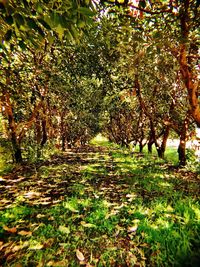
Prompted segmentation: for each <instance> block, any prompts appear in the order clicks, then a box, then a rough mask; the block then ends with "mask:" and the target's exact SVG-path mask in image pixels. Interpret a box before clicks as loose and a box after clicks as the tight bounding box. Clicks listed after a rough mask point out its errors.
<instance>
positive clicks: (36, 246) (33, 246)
mask: <svg viewBox="0 0 200 267" xmlns="http://www.w3.org/2000/svg"><path fill="white" fill-rule="evenodd" d="M43 247H44V245H43V244H41V243H39V242H33V244H31V245H30V247H29V248H28V249H29V250H40V249H42V248H43Z"/></svg>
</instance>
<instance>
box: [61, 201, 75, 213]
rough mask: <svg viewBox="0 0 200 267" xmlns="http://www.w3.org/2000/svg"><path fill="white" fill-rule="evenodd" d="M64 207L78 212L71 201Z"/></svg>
mask: <svg viewBox="0 0 200 267" xmlns="http://www.w3.org/2000/svg"><path fill="white" fill-rule="evenodd" d="M64 207H65V208H66V209H68V210H70V211H72V212H78V210H76V209H75V208H74V207H73V206H72V205H71V204H70V203H65V204H64Z"/></svg>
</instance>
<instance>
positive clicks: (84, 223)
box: [0, 146, 200, 266]
mask: <svg viewBox="0 0 200 267" xmlns="http://www.w3.org/2000/svg"><path fill="white" fill-rule="evenodd" d="M0 191H1V192H0V193H1V200H0V208H1V211H0V226H1V229H0V238H1V239H0V247H1V251H2V253H3V254H2V256H1V261H0V262H1V264H3V265H4V266H12V265H13V266H14V265H15V264H16V263H21V264H22V266H24V265H25V266H36V265H39V264H40V266H79V264H80V260H79V259H78V257H77V250H78V251H79V252H80V251H81V252H82V253H83V255H84V260H83V263H84V264H85V265H86V264H88V265H89V264H90V265H93V266H134V265H137V264H138V266H198V264H199V261H200V259H199V255H200V253H199V252H200V251H199V247H200V241H199V236H200V223H199V222H200V209H199V203H198V194H199V178H198V176H197V174H195V173H192V172H186V171H183V170H177V169H174V168H172V167H171V166H170V165H169V164H167V163H166V162H163V161H160V160H157V159H156V158H152V159H150V158H149V157H145V156H143V157H142V155H140V154H137V153H135V154H134V155H130V154H129V153H128V152H126V151H121V150H120V149H117V148H115V149H114V150H113V149H111V148H110V147H108V146H107V147H106V148H105V147H103V148H102V147H92V146H88V147H85V148H80V149H74V150H69V151H67V152H66V153H64V154H63V155H60V156H57V157H52V159H51V160H49V161H46V162H41V163H38V164H33V165H29V166H24V167H21V168H18V169H16V170H14V171H13V172H12V173H11V174H9V175H7V176H4V177H3V179H2V180H1V185H0ZM79 258H80V254H79ZM82 258H83V257H82Z"/></svg>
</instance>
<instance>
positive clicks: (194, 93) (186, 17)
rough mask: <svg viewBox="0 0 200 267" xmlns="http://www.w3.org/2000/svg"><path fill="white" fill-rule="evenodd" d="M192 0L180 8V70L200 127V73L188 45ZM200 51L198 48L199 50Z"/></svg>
mask: <svg viewBox="0 0 200 267" xmlns="http://www.w3.org/2000/svg"><path fill="white" fill-rule="evenodd" d="M191 5H192V4H191V3H190V0H184V1H183V2H182V4H181V8H180V25H181V40H182V42H181V44H180V56H179V64H180V71H181V74H182V77H183V81H184V84H185V87H186V89H187V92H188V99H189V103H190V108H191V109H190V113H191V115H192V117H193V119H194V120H195V122H196V124H197V126H198V127H200V106H199V99H198V98H199V93H198V90H199V79H198V74H197V73H195V70H194V69H193V68H192V66H191V64H190V62H189V61H190V59H189V53H188V51H187V46H188V43H189V32H190V30H191V28H190V27H191V26H190V24H191V23H190V22H191V18H190V7H191ZM197 53H198V50H197Z"/></svg>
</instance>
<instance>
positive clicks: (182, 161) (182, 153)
mask: <svg viewBox="0 0 200 267" xmlns="http://www.w3.org/2000/svg"><path fill="white" fill-rule="evenodd" d="M187 129H188V119H185V121H184V124H183V127H182V129H181V132H180V143H179V146H178V155H179V165H180V166H185V165H186V138H187Z"/></svg>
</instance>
